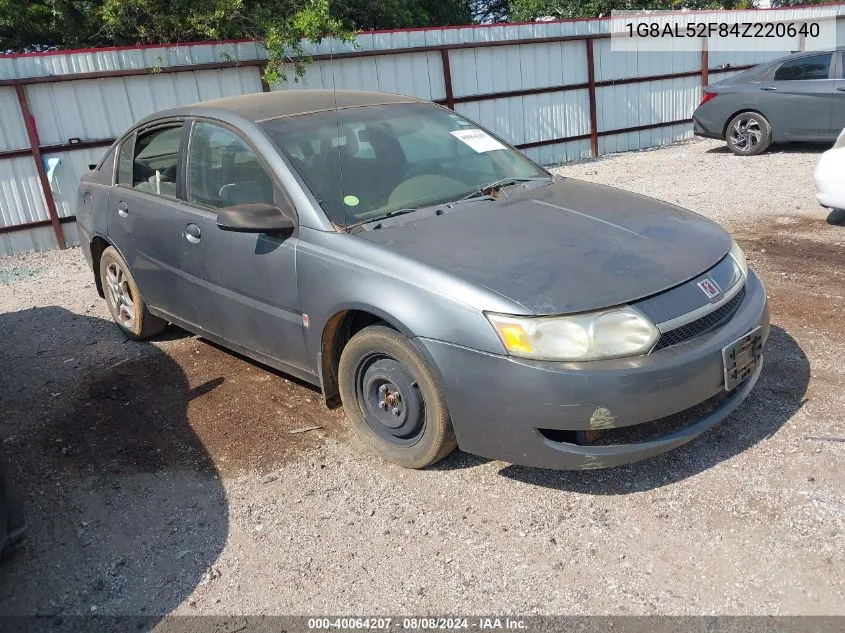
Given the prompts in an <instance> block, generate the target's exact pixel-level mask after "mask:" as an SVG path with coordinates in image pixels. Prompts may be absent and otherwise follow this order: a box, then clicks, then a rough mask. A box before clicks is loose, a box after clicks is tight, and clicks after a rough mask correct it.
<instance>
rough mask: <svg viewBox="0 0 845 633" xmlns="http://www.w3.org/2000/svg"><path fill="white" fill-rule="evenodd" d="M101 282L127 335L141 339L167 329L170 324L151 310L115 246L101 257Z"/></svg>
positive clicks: (113, 316) (110, 308) (117, 321)
mask: <svg viewBox="0 0 845 633" xmlns="http://www.w3.org/2000/svg"><path fill="white" fill-rule="evenodd" d="M100 281H101V282H102V284H103V291H104V294H105V295H106V304H108V306H109V312H111V316H112V318H113V319H114V322H115V323H117V324H118V325H119V326H120V329H121V330H122V331H123V333H124V334H126V336H128V337H129V338H131V339H135V340H141V339H145V338H148V337H150V336H155V335H156V334H158V333H159V332H161V331H162V330H163V329H164V328H166V327H167V321H165V320H164V319H160V318H159V317H157V316H154V315H153V314H152V313H150V311H149V310H148V309H147V304H146V303H144V298H143V297H142V296H141V292H140V291H139V290H138V285H137V284H136V283H135V278H134V277H133V276H132V273H131V272H129V266H128V265H127V264H126V262H125V261H124V260H123V257H121V256H120V253H118V252H117V249H115V248H114V247H113V246H109V247H108V248H107V249H106V250H104V251H103V254H102V256H101V257H100Z"/></svg>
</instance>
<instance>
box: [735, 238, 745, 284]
mask: <svg viewBox="0 0 845 633" xmlns="http://www.w3.org/2000/svg"><path fill="white" fill-rule="evenodd" d="M731 257H732V258H733V260H734V261H735V262H736V265H737V266H739V269H740V270H741V271H742V277H743V278H744V279H748V258H747V257H746V256H745V253H743V252H742V249H741V248H740V247H739V244H737V243H736V242H735V241H734V240H731Z"/></svg>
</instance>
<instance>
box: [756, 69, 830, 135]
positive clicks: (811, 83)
mask: <svg viewBox="0 0 845 633" xmlns="http://www.w3.org/2000/svg"><path fill="white" fill-rule="evenodd" d="M832 61H833V54H832V53H820V54H818V55H805V56H800V57H794V58H791V59H787V60H786V61H784V62H783V63H782V64H781V65H780V66H779V67H778V68H777V69H776V70H775V72H774V76H773V78H772V80H771V81H763V82H760V85H759V94H758V95H757V101H758V103H759V107H760V111H761V112H762V113H763V115H764V116H766V118H768V119H769V122H770V123H771V124H772V129H773V130H774V134H775V138H776V140H787V141H788V140H801V141H821V140H826V139H827V138H828V137H829V135H830V116H831V110H832V109H833V95H834V89H833V83H834V80H833V75H832V66H833V64H832Z"/></svg>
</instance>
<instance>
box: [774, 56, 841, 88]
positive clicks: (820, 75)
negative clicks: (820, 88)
mask: <svg viewBox="0 0 845 633" xmlns="http://www.w3.org/2000/svg"><path fill="white" fill-rule="evenodd" d="M832 58H833V54H832V53H825V54H823V55H811V56H809V57H799V58H797V59H788V60H786V61H785V62H783V63H782V64H781V65H780V67H779V68H778V69H777V70H776V71H775V81H796V80H802V79H827V78H828V75H829V73H830V60H831V59H832Z"/></svg>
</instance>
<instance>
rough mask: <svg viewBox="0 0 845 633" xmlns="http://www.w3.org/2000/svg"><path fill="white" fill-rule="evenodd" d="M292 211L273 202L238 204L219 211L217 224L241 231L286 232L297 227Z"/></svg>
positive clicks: (228, 229) (227, 228)
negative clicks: (285, 209) (286, 210)
mask: <svg viewBox="0 0 845 633" xmlns="http://www.w3.org/2000/svg"><path fill="white" fill-rule="evenodd" d="M292 216H293V213H292V212H287V213H286V212H285V211H283V210H282V209H280V208H278V207H274V206H273V205H271V204H264V203H260V204H236V205H233V206H231V207H224V208H223V209H220V210H219V211H218V212H217V226H219V227H220V228H221V229H222V230H224V231H235V232H239V233H284V234H289V233H291V232H293V229H294V228H295V227H296V222H294V219H293V217H292Z"/></svg>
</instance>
